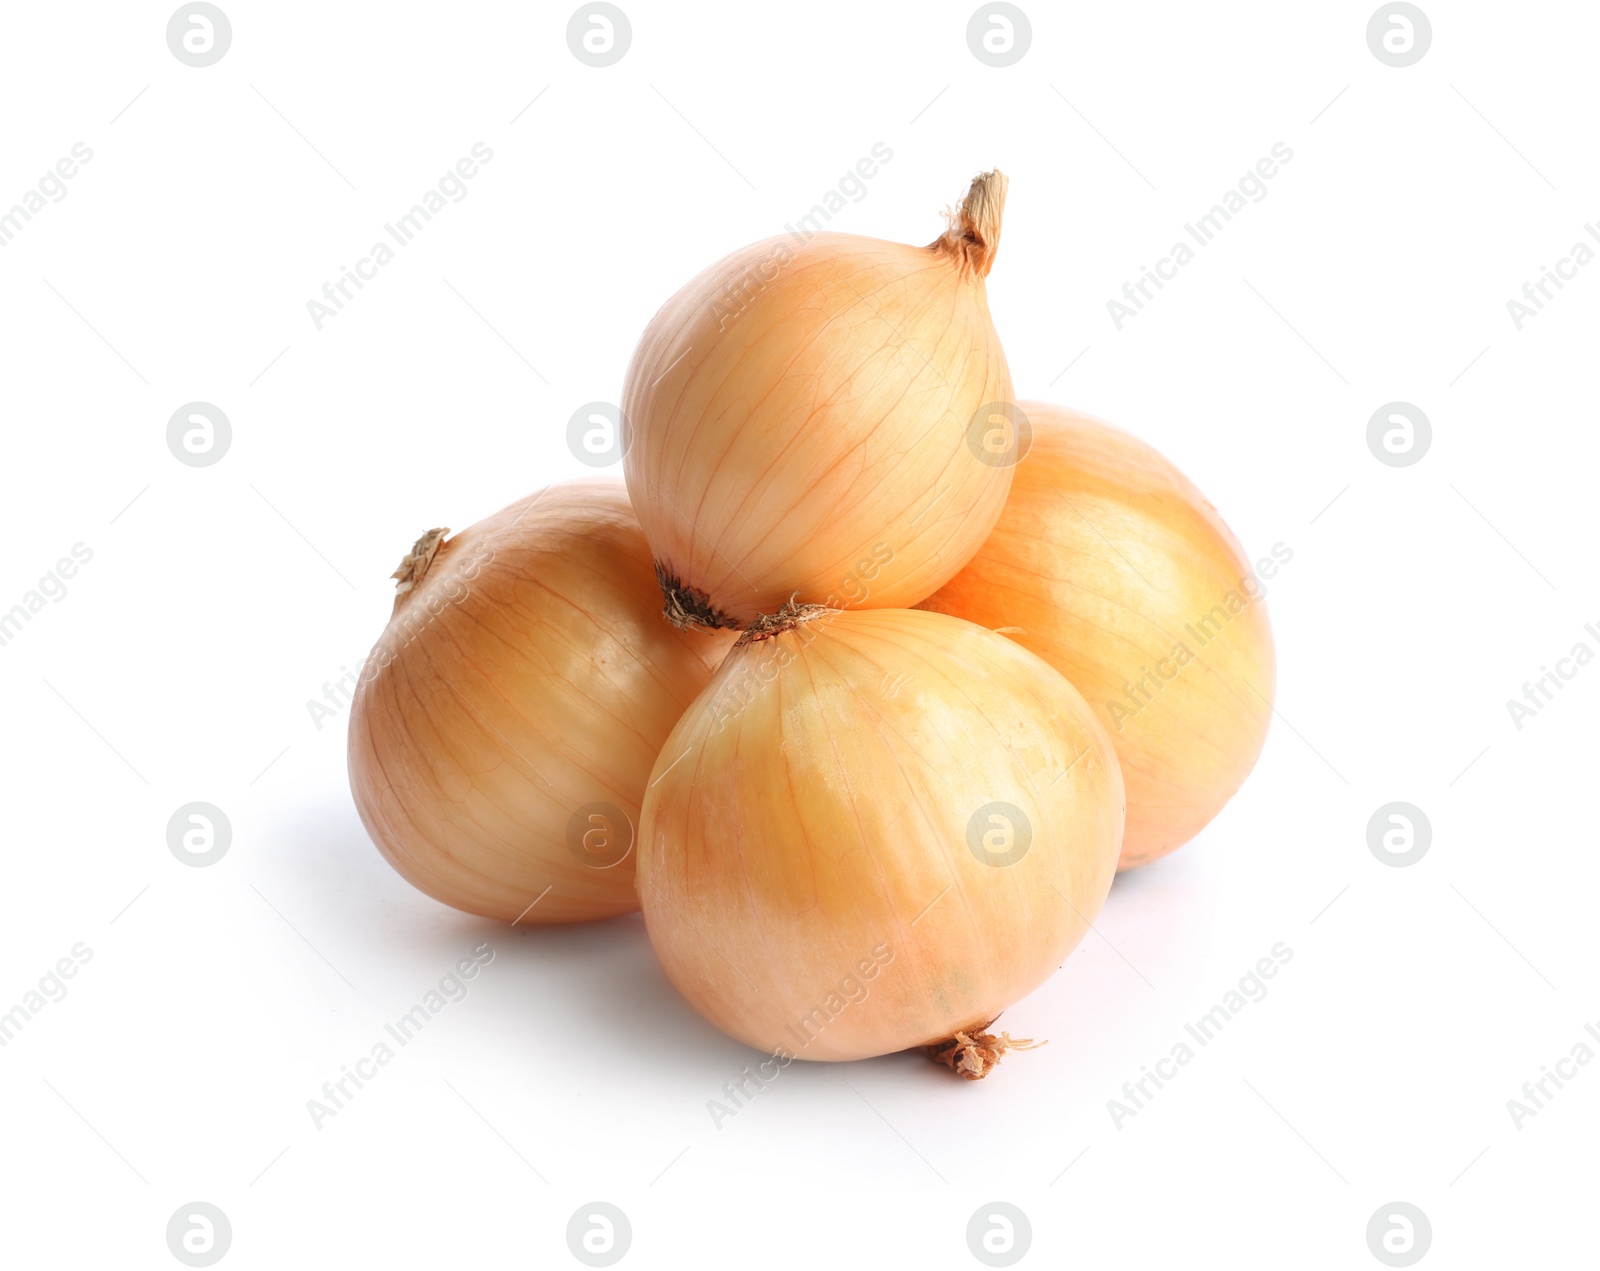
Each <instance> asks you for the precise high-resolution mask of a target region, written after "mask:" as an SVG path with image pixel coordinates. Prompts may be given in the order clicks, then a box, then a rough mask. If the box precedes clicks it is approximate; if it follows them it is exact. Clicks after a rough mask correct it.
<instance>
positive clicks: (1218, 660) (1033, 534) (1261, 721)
mask: <svg viewBox="0 0 1600 1271" xmlns="http://www.w3.org/2000/svg"><path fill="white" fill-rule="evenodd" d="M1021 408H1022V411H1023V412H1024V414H1025V416H1026V418H1027V420H1028V423H1029V425H1030V426H1031V430H1032V446H1031V448H1030V449H1028V450H1027V452H1026V456H1025V457H1024V458H1023V459H1022V461H1021V462H1020V463H1019V464H1018V466H1017V476H1016V482H1015V484H1014V485H1013V486H1012V491H1011V499H1010V502H1009V503H1008V504H1007V505H1006V510H1005V513H1004V514H1003V515H1002V516H1001V518H1000V523H999V524H998V525H996V526H995V530H994V533H993V534H992V535H990V537H989V541H988V542H986V543H985V544H984V545H983V547H982V549H981V550H980V551H979V552H978V554H977V555H976V556H975V557H974V558H973V559H972V561H971V562H970V563H969V564H968V565H967V567H966V568H965V569H963V570H962V571H961V572H960V573H959V574H957V575H956V576H955V578H953V579H952V580H951V581H950V582H949V583H948V584H946V585H945V586H944V587H943V588H942V589H941V590H940V591H938V592H937V593H936V594H935V595H933V596H931V597H929V598H928V599H927V600H926V601H925V602H924V603H923V606H922V607H923V608H926V609H931V610H936V611H938V612H940V613H948V614H954V615H956V616H957V617H961V618H966V619H968V620H969V621H971V622H976V623H979V624H981V625H982V626H986V627H991V628H995V629H1002V630H1004V631H1005V632H1006V633H1007V634H1008V635H1010V637H1011V638H1012V639H1013V640H1015V641H1016V642H1017V643H1018V644H1021V645H1023V646H1024V647H1026V648H1029V649H1032V650H1033V651H1034V652H1035V653H1037V654H1039V656H1040V657H1042V658H1044V659H1045V660H1046V661H1047V662H1049V663H1050V665H1052V666H1053V667H1055V668H1056V669H1057V670H1058V671H1060V672H1061V673H1062V674H1063V675H1065V676H1066V677H1067V678H1068V679H1069V680H1071V681H1072V683H1073V684H1074V685H1075V686H1076V687H1077V689H1078V691H1079V692H1081V693H1082V694H1083V695H1084V697H1085V698H1086V699H1088V701H1089V703H1090V704H1091V705H1092V706H1093V707H1094V708H1095V710H1096V712H1097V713H1098V716H1099V719H1100V721H1101V723H1103V724H1104V725H1105V726H1106V731H1107V732H1108V733H1109V734H1110V736H1111V740H1112V742H1113V743H1114V744H1115V746H1116V749H1117V757H1118V758H1119V759H1120V760H1121V761H1122V775H1123V779H1124V780H1125V781H1126V782H1127V789H1128V824H1127V829H1126V831H1125V833H1124V835H1123V841H1122V862H1121V866H1120V867H1121V868H1123V869H1127V868H1130V867H1132V866H1134V865H1142V864H1144V863H1145V862H1146V861H1151V860H1154V859H1155V858H1156V857H1158V856H1162V855H1164V854H1165V853H1167V852H1170V851H1172V849H1173V848H1175V847H1179V846H1181V845H1182V844H1184V843H1186V842H1188V841H1189V840H1190V839H1191V838H1193V837H1194V836H1195V835H1196V834H1198V833H1199V832H1200V830H1201V829H1202V828H1203V827H1204V826H1205V825H1206V823H1207V822H1209V821H1210V820H1211V818H1212V817H1214V816H1216V814H1217V813H1218V812H1219V811H1221V809H1222V806H1223V804H1225V803H1226V802H1227V801H1228V800H1229V799H1230V798H1232V797H1233V794H1234V792H1235V791H1236V790H1238V788H1239V786H1240V785H1241V783H1243V781H1244V779H1245V777H1246V776H1248V775H1249V773H1250V769H1251V768H1253V767H1254V766H1255V762H1256V757H1257V756H1258V755H1259V754H1260V753H1261V746H1262V743H1263V742H1264V741H1265V740H1266V735H1267V725H1268V723H1270V722H1271V719H1272V697H1273V690H1274V660H1273V650H1272V630H1271V627H1270V626H1269V625H1268V622H1267V609H1266V604H1265V594H1266V593H1265V588H1264V587H1263V585H1262V583H1261V578H1263V577H1270V576H1271V575H1272V574H1273V573H1275V572H1276V569H1277V566H1278V565H1279V564H1281V563H1283V562H1285V561H1287V560H1288V559H1289V557H1291V556H1292V555H1293V552H1292V551H1291V550H1289V549H1287V548H1285V547H1284V546H1283V544H1281V543H1280V544H1278V545H1277V547H1276V548H1274V558H1268V559H1264V560H1263V561H1262V562H1261V563H1260V566H1259V571H1260V572H1259V577H1258V572H1257V567H1252V565H1251V563H1250V560H1249V558H1248V557H1247V556H1246V555H1245V553H1244V549H1243V548H1242V547H1240V546H1239V543H1238V540H1237V539H1235V538H1234V536H1233V534H1232V533H1231V532H1230V531H1229V529H1228V527H1227V526H1226V525H1224V524H1223V522H1222V518H1221V517H1220V516H1218V515H1217V510H1216V509H1215V508H1214V507H1212V506H1211V504H1210V503H1209V502H1207V501H1206V498H1205V496H1204V495H1202V494H1201V493H1200V491H1199V490H1197V489H1196V488H1195V487H1194V485H1193V483H1191V482H1190V481H1189V480H1188V478H1186V477H1185V476H1184V475H1183V474H1182V473H1181V472H1179V471H1178V470H1177V468H1175V467H1173V465H1172V464H1171V463H1169V462H1168V461H1167V460H1166V459H1164V458H1163V457H1162V456H1161V455H1160V454H1159V453H1157V452H1156V451H1155V450H1153V449H1152V448H1151V447H1149V446H1147V445H1145V444H1144V443H1143V442H1141V441H1139V440H1137V439H1136V438H1133V437H1130V436H1129V435H1128V434H1126V433H1124V432H1122V431H1120V430H1118V429H1116V428H1113V427H1112V426H1111V425H1110V424H1107V423H1104V422H1102V421H1101V420H1098V419H1094V418H1092V417H1090V416H1088V415H1082V414H1079V413H1077V412H1075V411H1070V410H1066V409H1064V408H1062V407H1060V406H1048V405H1045V404H1043V403H1040V402H1023V403H1021Z"/></svg>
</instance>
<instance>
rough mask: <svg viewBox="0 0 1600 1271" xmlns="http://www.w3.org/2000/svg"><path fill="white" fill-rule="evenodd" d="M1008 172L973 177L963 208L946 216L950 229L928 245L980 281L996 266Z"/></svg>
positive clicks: (962, 203) (995, 172)
mask: <svg viewBox="0 0 1600 1271" xmlns="http://www.w3.org/2000/svg"><path fill="white" fill-rule="evenodd" d="M1008 184H1009V182H1008V181H1007V180H1006V176H1005V173H1003V172H1001V171H1000V170H999V169H998V168H996V169H995V170H994V171H993V172H984V173H980V174H979V175H978V176H975V177H973V178H972V184H971V185H970V186H969V187H968V188H967V197H966V198H964V199H962V200H961V206H960V207H958V208H956V209H955V210H953V211H950V212H947V213H946V214H945V215H946V216H947V217H948V219H949V221H950V228H949V229H947V230H945V232H944V234H943V235H942V236H941V237H939V238H937V239H935V240H934V241H933V242H932V243H929V244H928V246H929V247H930V248H931V249H932V250H933V251H935V252H937V253H939V254H940V255H941V256H948V257H950V258H951V259H952V260H954V261H955V262H956V263H957V264H958V265H959V266H960V268H961V271H962V273H966V272H967V271H969V270H970V271H971V272H973V273H974V274H976V275H977V276H978V277H979V278H987V277H988V276H989V270H990V268H991V267H992V266H993V265H994V255H995V252H997V251H998V250H999V249H1000V220H1001V217H1002V216H1003V215H1004V213H1005V207H1006V187H1007V185H1008Z"/></svg>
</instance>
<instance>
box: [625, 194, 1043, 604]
mask: <svg viewBox="0 0 1600 1271" xmlns="http://www.w3.org/2000/svg"><path fill="white" fill-rule="evenodd" d="M1005 191H1006V180H1005V177H1003V176H1002V175H1001V174H1000V173H998V172H990V173H986V174H984V175H982V176H980V177H978V178H976V179H975V180H974V181H973V182H972V186H971V189H970V190H969V191H968V193H967V196H966V199H965V201H964V202H963V203H962V205H961V207H960V208H959V209H957V210H956V211H955V212H953V213H952V214H951V216H950V226H949V229H948V230H947V232H946V233H945V234H943V235H942V236H941V237H940V238H938V239H937V240H936V241H935V242H933V243H931V244H929V245H928V246H927V247H910V246H906V245H903V244H900V243H888V242H882V241H880V240H878V239H872V238H861V237H857V236H854V235H848V234H835V233H807V232H805V231H803V230H799V229H795V230H792V231H791V233H790V234H788V235H786V236H782V237H778V238H772V239H767V240H765V241H764V242H759V243H755V244H753V245H751V246H749V247H746V248H744V249H743V250H741V251H737V252H735V253H733V255H731V256H728V257H727V258H725V259H724V260H721V261H719V262H718V263H717V264H715V265H712V266H711V267H710V268H709V269H707V270H705V271H704V272H703V273H701V274H700V275H699V276H698V277H697V278H695V279H694V280H693V281H692V282H690V283H689V284H688V285H687V286H685V287H684V288H683V289H682V290H681V291H679V292H678V294H677V295H675V296H673V297H672V299H670V300H669V301H667V303H666V304H665V305H664V306H663V307H662V309H661V311H660V312H659V313H657V314H656V316H655V318H654V319H653V320H652V321H651V323H650V325H649V327H648V328H647V329H646V330H645V333H644V335H643V337H642V338H641V339H640V341H639V346H638V349H637V350H636V351H635V353H634V356H633V361H632V363H631V364H630V366H629V368H628V375H627V382H626V385H625V387H624V389H623V402H622V408H623V414H624V416H625V418H626V423H627V426H628V428H629V436H630V441H629V445H628V449H627V452H626V455H625V458H624V468H625V471H626V475H627V480H628V492H629V494H630V495H631V496H632V498H633V505H634V508H635V510H636V511H637V512H638V514H639V523H640V524H641V525H642V526H643V527H644V533H645V537H646V538H647V539H648V540H649V541H650V547H651V550H652V551H653V552H654V554H655V560H656V568H657V572H658V575H659V578H660V582H661V587H662V590H663V592H664V593H665V595H666V601H667V603H666V612H667V616H668V617H669V618H670V619H671V620H672V621H674V622H676V623H679V624H681V625H693V626H702V627H745V626H748V625H749V624H750V623H751V622H752V621H754V619H755V618H756V616H757V615H758V614H759V613H770V612H772V611H773V610H775V609H777V608H778V606H779V605H781V604H783V603H785V602H786V601H788V600H790V599H791V598H793V597H794V596H796V595H798V597H799V598H800V600H801V601H808V602H825V603H827V604H829V605H831V606H833V607H836V608H846V607H852V608H853V607H858V606H871V607H877V608H897V607H901V608H903V607H908V606H910V605H913V604H915V603H916V602H917V601H919V600H921V599H922V598H923V597H925V596H927V595H929V594H930V593H931V592H932V591H933V590H934V589H935V588H937V587H938V586H939V585H940V584H941V583H943V582H944V581H945V580H946V579H948V578H949V577H950V576H951V575H952V574H954V573H955V571H956V570H958V569H959V568H961V566H962V565H963V564H964V563H965V562H966V561H967V559H968V558H969V557H970V556H971V555H972V553H973V552H975V551H976V550H977V549H978V546H979V545H980V544H981V543H982V542H983V540H984V537H985V536H986V535H987V534H988V532H989V530H990V528H991V527H992V526H993V525H994V522H995V518H996V517H998V516H999V515H1000V509H1001V507H1002V506H1003V505H1004V503H1005V498H1006V491H1007V490H1008V489H1009V488H1010V486H1011V469H1010V466H1009V463H1008V461H1007V458H1006V448H1007V446H1008V445H1010V444H1012V442H1013V441H1014V439H1013V438H1011V437H1010V436H1009V433H1008V420H1007V417H1006V411H1008V410H1010V409H1011V402H1010V397H1011V377H1010V373H1009V371H1008V370H1007V369H1006V359H1005V354H1004V352H1003V351H1002V350H1001V348H1000V341H999V339H998V337H997V336H996V335H995V330H994V324H993V323H992V322H991V321H990V318H989V304H988V300H987V297H986V294H985V287H984V279H985V278H986V277H987V276H988V273H989V267H990V265H991V264H992V262H993V260H994V254H995V249H996V246H997V244H998V242H999V237H1000V217H1001V210H1002V207H1003V205H1004V203H1005Z"/></svg>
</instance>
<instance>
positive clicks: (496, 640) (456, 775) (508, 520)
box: [350, 481, 729, 923]
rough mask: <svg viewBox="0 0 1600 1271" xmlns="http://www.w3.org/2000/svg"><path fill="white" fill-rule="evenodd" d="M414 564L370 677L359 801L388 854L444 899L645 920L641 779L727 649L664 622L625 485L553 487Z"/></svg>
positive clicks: (441, 542)
mask: <svg viewBox="0 0 1600 1271" xmlns="http://www.w3.org/2000/svg"><path fill="white" fill-rule="evenodd" d="M446 533H448V531H446V530H434V531H432V532H431V533H430V534H428V535H425V536H424V537H423V538H422V539H421V540H420V541H419V542H418V543H417V546H416V547H415V548H414V549H413V551H412V553H411V554H410V555H408V556H407V557H406V559H405V560H404V561H403V562H402V563H401V567H400V569H399V570H397V571H396V573H395V577H397V578H398V579H400V582H399V586H398V591H399V593H400V594H399V595H398V596H397V597H396V598H395V606H394V614H393V616H392V617H391V619H390V621H389V625H388V628H387V630H385V631H384V633H383V637H382V638H381V639H380V640H379V641H378V644H377V646H376V647H375V648H374V649H373V651H372V654H371V656H369V657H368V659H367V662H366V664H365V666H364V667H363V669H362V675H361V682H360V684H359V685H358V687H357V690H356V694H355V702H354V705H353V707H352V710H351V717H350V786H351V789H352V791H353V792H354V794H355V800H356V807H357V808H358V809H359V810H360V813H361V819H362V821H363V822H364V823H365V825H366V827H367V832H368V833H369V834H370V835H371V836H372V840H373V842H374V843H376V844H377V845H378V848H379V850H380V851H381V852H382V853H383V854H384V856H385V857H387V858H388V860H389V863H390V864H391V865H393V866H394V867H395V869H397V870H399V871H400V873H401V874H403V875H404V876H405V878H406V879H407V880H408V881H409V882H411V883H412V884H414V885H415V886H417V887H419V888H421V889H422V890H423V891H425V892H427V893H428V895H430V896H432V897H434V898H435V899H437V900H442V901H444V902H445V903H446V904H448V905H454V906H455V907H456V908H457V909H465V910H466V911H468V912H469V913H475V914H482V915H483V916H485V917H488V918H500V919H505V920H508V921H513V922H515V921H518V920H520V921H522V922H531V923H552V922H575V921H580V920H582V919H588V918H604V917H608V916H610V915H613V914H620V913H626V912H629V911H631V910H634V909H637V908H638V907H639V905H638V899H637V897H636V895H635V893H634V887H633V876H634V862H635V856H636V854H635V853H634V851H633V845H634V827H636V826H637V824H638V818H639V804H640V801H641V800H642V799H643V797H644V789H645V780H646V778H647V777H648V775H649V772H650V767H651V765H652V764H653V763H654V762H655V759H656V754H657V752H658V751H659V750H660V748H661V743H662V742H663V741H664V740H665V739H666V736H667V734H668V733H669V732H670V731H671V729H672V727H673V725H674V724H675V723H677V720H678V717H679V716H680V715H681V714H682V713H683V710H684V708H685V707H686V706H688V705H689V703H690V702H691V701H692V700H693V699H694V696H695V694H696V693H698V692H699V691H700V690H701V689H702V688H703V687H704V686H705V685H706V683H707V681H708V680H709V679H710V677H711V672H712V670H713V669H714V668H715V666H716V664H717V662H718V661H719V660H720V656H721V654H722V653H723V652H724V651H725V650H726V647H727V645H728V643H729V640H728V638H727V637H719V638H718V639H717V640H715V641H711V640H707V639H704V638H699V639H694V638H691V637H687V636H685V635H684V634H682V633H681V632H678V631H675V630H673V629H672V628H671V627H669V626H668V625H667V624H666V623H664V622H662V621H661V618H660V615H659V613H658V612H657V610H656V590H655V584H654V579H653V577H652V574H651V563H650V551H649V548H648V547H647V546H646V545H645V541H644V536H643V534H641V533H640V532H639V526H638V522H637V521H636V520H635V519H634V516H633V512H632V510H631V508H630V507H629V506H628V497H627V494H626V492H625V491H624V489H623V487H622V485H621V484H620V483H618V482H604V481H586V482H578V483H574V484H571V485H566V486H557V487H553V488H551V489H548V490H544V491H542V492H541V493H539V494H536V495H533V496H531V497H529V498H526V499H523V500H522V501H521V502H518V503H514V504H512V505H511V506H510V507H508V508H506V509H505V510H504V511H501V512H498V513H496V514H495V515H494V516H491V517H489V518H488V519H487V520H484V521H480V522H479V523H478V524H476V525H474V526H473V527H472V528H471V529H469V530H465V531H463V532H462V533H460V534H457V535H456V536H455V537H454V538H450V539H445V538H444V537H443V536H444V535H445V534H446Z"/></svg>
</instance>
